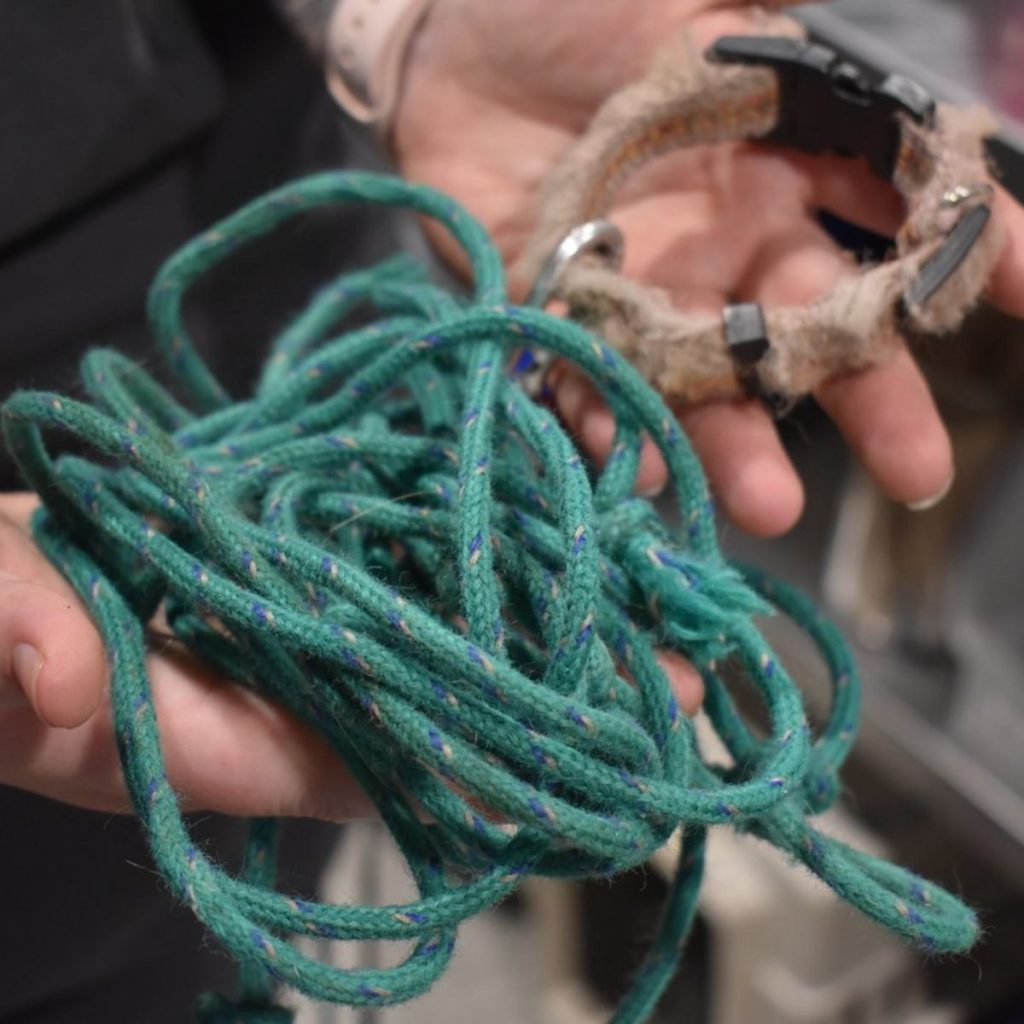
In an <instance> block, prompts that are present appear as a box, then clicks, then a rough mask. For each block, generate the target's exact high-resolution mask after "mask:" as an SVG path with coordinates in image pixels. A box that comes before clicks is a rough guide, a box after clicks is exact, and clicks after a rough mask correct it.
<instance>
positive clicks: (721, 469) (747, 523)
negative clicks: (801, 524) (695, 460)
mask: <svg viewBox="0 0 1024 1024" xmlns="http://www.w3.org/2000/svg"><path fill="white" fill-rule="evenodd" d="M679 420H680V422H681V423H682V424H683V427H684V428H685V430H686V432H687V434H688V435H689V437H690V441H691V443H692V444H693V447H694V448H695V449H696V451H697V454H698V455H699V456H700V459H701V462H702V463H703V465H704V471H705V472H706V473H707V476H708V483H709V484H710V485H711V490H712V491H713V492H714V494H715V496H716V497H717V499H718V502H719V504H720V505H721V507H722V509H723V511H724V512H725V513H726V515H727V516H728V517H729V518H730V519H731V520H732V521H733V522H734V523H735V524H736V525H737V526H739V527H740V528H741V529H744V530H746V531H747V532H748V533H752V534H755V535H757V536H760V537H775V536H778V535H779V534H782V533H785V532H786V531H787V530H789V529H791V528H792V527H793V526H794V525H795V524H796V522H797V520H798V519H799V518H800V515H801V513H802V512H803V506H804V492H803V487H802V485H801V483H800V478H799V477H798V476H797V474H796V471H795V470H794V469H793V465H792V463H791V462H790V461H789V457H788V456H787V455H786V452H785V450H784V449H783V447H782V443H781V441H780V440H779V435H778V433H777V432H776V430H775V424H774V423H773V422H772V420H771V417H770V416H769V415H768V413H767V412H766V411H765V409H764V407H763V406H762V405H761V404H760V403H759V402H756V401H753V400H751V399H737V400H734V401H731V402H712V403H708V404H707V405H701V406H695V407H694V408H691V409H684V410H682V411H681V412H680V413H679Z"/></svg>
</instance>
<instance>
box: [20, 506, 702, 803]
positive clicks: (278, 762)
mask: <svg viewBox="0 0 1024 1024" xmlns="http://www.w3.org/2000/svg"><path fill="white" fill-rule="evenodd" d="M36 504H37V499H36V497H35V495H32V494H6V495H0V785H9V786H15V787H17V788H19V789H27V790H30V791H32V792H34V793H39V794H41V795H43V796H47V797H51V798H52V799H54V800H60V801H62V802H64V803H71V804H75V805H77V806H79V807H86V808H90V809H93V810H101V811H108V812H123V811H128V810H130V804H129V799H128V793H127V789H126V788H125V784H124V778H123V776H122V773H121V765H120V761H119V759H118V753H117V746H116V742H115V738H114V726H113V717H112V711H111V707H110V700H109V694H108V689H107V680H108V674H107V663H106V656H105V653H104V650H103V645H102V643H101V641H100V637H99V634H98V633H97V631H96V629H95V627H94V626H93V624H92V621H91V620H90V618H89V616H88V613H87V612H86V610H85V608H84V607H83V605H82V603H81V602H80V601H79V599H78V596H77V595H76V594H75V592H74V590H73V589H72V587H71V585H70V584H69V583H68V582H67V581H66V580H65V579H64V578H63V577H62V576H61V575H60V573H59V572H58V571H57V570H56V569H55V568H54V567H53V566H52V565H51V564H50V562H49V561H47V559H46V558H45V556H44V555H43V554H42V553H41V552H40V551H39V549H38V548H37V547H36V546H35V544H34V543H33V542H32V537H31V532H30V530H29V519H30V517H31V515H32V511H33V510H34V508H35V507H36ZM154 646H155V650H154V652H153V653H152V654H151V655H150V657H149V659H148V667H149V676H150V682H151V685H152V688H153V703H154V706H155V709H156V715H157V719H158V722H159V726H160V735H161V742H162V746H163V752H164V757H165V759H166V763H167V776H168V779H169V781H170V783H171V786H172V787H173V789H174V790H175V792H176V793H178V795H179V797H180V798H181V800H182V802H183V806H184V808H185V809H186V810H192V811H194V810H214V811H221V812H224V813H227V814H234V815H242V816H265V815H269V816H285V817H288V816H296V817H313V818H324V819H327V820H333V821H343V820H347V819H351V818H359V817H366V816H368V815H370V814H371V813H372V808H371V805H370V802H369V800H368V799H367V797H366V796H365V795H364V794H363V792H362V790H361V789H360V788H359V787H358V786H357V785H356V783H355V782H354V780H353V779H352V777H351V775H350V774H349V772H348V771H347V770H346V768H345V766H344V764H343V763H342V762H341V761H340V760H339V758H338V757H337V756H336V755H335V754H334V753H333V752H332V751H331V749H330V747H329V746H328V745H327V743H326V742H325V741H324V740H323V739H322V738H321V737H320V736H318V735H317V734H316V733H315V732H313V731H312V730H311V729H309V728H308V727H307V726H306V725H304V724H302V723H301V722H299V721H297V720H296V719H295V718H293V717H292V716H291V715H289V714H288V713H287V712H285V711H284V710H282V709H281V708H279V707H277V706H276V705H275V704H273V703H272V702H271V701H268V700H266V699H264V698H263V697H260V696H258V695H257V694H255V693H253V692H252V691H251V690H248V689H246V688H245V687H243V686H240V685H238V684H236V683H233V682H231V681H230V680H227V679H222V678H218V677H217V676H216V675H215V674H214V673H213V672H212V671H211V670H210V669H209V668H207V667H206V666H204V665H203V664H202V663H200V662H199V661H197V660H196V659H195V658H193V657H191V656H190V655H189V654H188V653H187V651H185V650H184V649H183V648H181V647H180V646H179V645H177V644H176V643H175V642H174V641H171V640H161V639H159V638H158V639H157V641H156V643H155V645H154ZM661 658H662V664H663V666H664V667H665V669H666V671H667V673H668V676H669V679H670V680H671V681H672V684H673V686H674V689H675V691H676V696H677V699H678V700H679V703H680V705H681V707H682V708H683V709H684V711H686V712H688V713H690V714H693V713H695V712H696V710H697V708H698V707H699V706H700V702H701V699H702V696H703V686H702V684H701V680H700V677H699V676H698V675H697V674H696V673H695V672H694V670H693V669H692V668H691V667H690V666H689V665H687V664H686V663H685V662H684V661H683V660H682V659H681V658H680V657H679V656H678V655H675V654H672V653H671V652H665V653H664V654H663V655H662V656H661Z"/></svg>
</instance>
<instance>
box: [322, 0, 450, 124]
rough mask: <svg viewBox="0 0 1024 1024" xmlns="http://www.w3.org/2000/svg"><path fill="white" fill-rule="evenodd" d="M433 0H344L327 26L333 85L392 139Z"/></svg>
mask: <svg viewBox="0 0 1024 1024" xmlns="http://www.w3.org/2000/svg"><path fill="white" fill-rule="evenodd" d="M431 3H432V0H339V3H337V4H336V6H335V8H334V12H333V14H332V16H331V19H330V22H329V23H328V26H327V37H326V47H325V74H326V79H327V86H328V89H329V90H330V92H331V94H332V95H333V96H334V98H335V99H336V100H337V101H338V103H339V105H340V106H341V107H342V109H343V110H344V111H345V112H346V113H347V114H348V116H349V117H350V118H352V119H353V120H354V121H356V122H358V123H360V124H364V125H367V126H370V127H372V128H373V130H374V132H375V134H376V135H377V137H378V139H379V140H381V141H383V142H385V143H386V142H388V141H389V139H390V136H391V133H392V130H393V127H394V120H395V115H396V112H397V109H398V104H399V100H400V98H401V91H402V80H403V77H404V75H403V72H404V69H405V63H406V58H407V55H408V51H409V48H410V45H411V43H412V40H413V37H414V36H415V34H416V32H417V29H418V28H419V26H420V24H421V23H422V21H423V19H424V18H425V17H426V15H427V12H428V10H429V8H430V6H431Z"/></svg>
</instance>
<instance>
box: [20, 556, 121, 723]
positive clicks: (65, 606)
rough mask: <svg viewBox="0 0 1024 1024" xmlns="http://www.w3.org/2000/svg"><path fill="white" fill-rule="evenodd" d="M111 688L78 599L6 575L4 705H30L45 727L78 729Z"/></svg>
mask: <svg viewBox="0 0 1024 1024" xmlns="http://www.w3.org/2000/svg"><path fill="white" fill-rule="evenodd" d="M106 684H107V665H106V657H105V654H104V650H103V645H102V643H101V641H100V637H99V634H98V633H97V632H96V628H95V626H93V624H92V622H91V620H90V619H89V616H88V615H87V614H86V612H85V610H84V609H83V608H82V606H81V604H80V603H79V602H78V599H77V598H76V597H75V596H74V595H73V594H71V593H70V592H69V593H60V592H58V591H56V590H52V589H50V588H49V587H47V586H44V585H43V584H41V583H35V582H29V581H27V580H24V579H21V578H20V577H17V576H14V575H12V574H11V573H8V572H4V571H0V702H2V703H4V704H18V703H21V702H24V701H27V702H28V703H29V704H31V706H32V708H33V710H34V711H35V713H36V715H37V716H38V717H39V719H40V720H41V721H42V722H43V723H44V724H45V725H49V726H56V727H58V728H64V729H73V728H75V727H76V726H79V725H82V724H83V723H85V722H87V721H88V720H89V719H90V718H91V717H92V715H93V713H94V712H95V711H96V709H97V708H98V707H99V704H100V700H101V699H102V697H103V692H104V689H105V687H106Z"/></svg>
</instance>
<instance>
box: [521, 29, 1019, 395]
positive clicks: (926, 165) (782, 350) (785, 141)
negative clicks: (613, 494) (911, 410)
mask: <svg viewBox="0 0 1024 1024" xmlns="http://www.w3.org/2000/svg"><path fill="white" fill-rule="evenodd" d="M766 25H767V27H768V29H769V31H770V32H772V33H773V34H771V35H766V36H756V37H742V36H731V37H726V38H724V39H720V40H719V41H718V42H717V43H715V44H714V46H712V47H711V49H710V50H709V51H708V52H707V53H706V54H704V55H700V54H699V53H697V52H696V51H695V50H694V49H693V46H692V43H691V42H690V41H689V39H688V38H684V39H683V40H682V43H681V44H680V42H679V41H676V42H675V43H673V44H671V45H670V46H668V47H666V49H665V50H663V51H662V52H661V53H659V54H658V55H657V57H656V59H655V62H654V65H653V67H652V69H651V71H650V73H649V74H648V76H647V77H646V78H644V79H642V80H641V81H639V82H637V83H635V84H633V85H631V86H628V87H627V88H626V89H624V90H623V91H621V92H620V93H618V94H616V95H615V96H613V97H611V99H609V100H608V101H607V102H606V103H605V105H604V106H603V107H602V108H601V109H600V110H599V111H598V113H597V115H596V116H595V118H594V120H593V121H592V122H591V125H590V127H589V128H588V130H587V131H586V132H585V134H584V135H583V137H582V138H581V139H580V140H579V141H578V142H577V143H576V144H575V145H574V147H573V148H572V149H571V150H570V152H569V154H568V155H567V157H566V159H565V161H564V162H563V163H562V164H561V165H560V167H559V168H558V169H556V171H555V173H554V175H553V176H552V178H551V179H550V180H549V182H548V183H547V186H546V189H545V192H544V194H543V198H542V207H541V216H540V218H539V223H538V228H537V231H536V233H535V235H534V237H533V239H532V241H531V244H530V246H529V247H528V250H527V253H526V257H525V262H526V264H527V271H528V273H530V274H531V276H532V277H535V276H537V275H538V274H539V273H541V271H542V269H548V268H549V267H550V254H551V253H555V252H557V251H558V247H559V244H560V242H561V241H562V240H563V239H564V238H565V237H566V236H568V235H569V234H570V233H571V232H572V231H573V230H574V229H578V228H579V226H580V225H583V224H587V223H588V222H591V221H594V220H596V219H599V218H602V217H604V216H605V215H606V214H607V213H608V211H609V209H610V208H611V206H612V204H613V202H614V200H615V197H616V195H617V192H618V190H619V188H620V187H621V185H622V184H623V183H624V182H625V181H626V179H627V178H628V177H629V176H630V175H631V174H632V173H633V172H634V171H635V170H637V169H638V168H639V167H640V166H641V165H643V164H645V163H646V162H647V161H649V160H651V159H654V158H655V157H657V156H659V155H662V154H664V153H667V152H669V151H672V150H675V149H679V148H684V147H687V146H695V145H702V144H707V143H721V142H732V141H741V140H750V141H758V142H769V143H775V144H778V145H784V146H789V147H794V148H797V149H800V150H802V151H805V152H810V153H825V152H829V153H839V154H842V155H845V156H863V157H865V158H866V159H867V161H868V163H869V165H870V167H871V169H872V170H873V171H874V173H875V174H876V175H878V176H879V177H882V178H884V179H885V180H887V181H890V182H891V183H892V184H893V185H894V186H895V188H896V189H897V190H898V191H899V192H900V194H901V195H902V196H903V198H904V200H905V205H906V212H907V216H906V221H905V222H904V224H903V226H902V228H901V229H900V231H899V233H898V235H897V238H896V243H895V252H894V255H893V257H892V258H891V259H889V260H887V261H886V262H884V263H882V264H879V265H876V266H873V267H870V268H868V269H866V270H864V271H863V272H861V273H856V274H850V275H849V276H847V277H844V278H843V279H842V280H840V281H839V283H838V284H837V285H836V287H835V288H834V289H833V290H832V291H831V292H830V293H828V294H827V295H825V296H823V297H822V298H820V299H818V300H817V301H815V302H813V303H811V304H810V305H808V306H806V307H783V308H778V309H770V310H762V309H760V308H759V307H757V306H756V305H754V304H741V305H738V306H731V307H729V308H727V309H726V310H725V311H724V312H723V314H722V315H721V316H712V315H707V314H700V313H687V312H684V311H681V310H677V309H675V308H674V307H673V306H672V304H671V302H670V301H669V298H668V296H667V294H666V293H664V292H663V291H661V290H659V289H655V288H651V287H647V286H645V285H641V284H638V283H637V282H635V281H631V280H629V279H628V278H626V277H624V276H622V275H621V274H620V273H618V271H617V268H615V267H611V266H608V265H606V264H605V263H604V262H602V260H601V259H600V258H597V257H595V256H594V255H589V256H588V255H586V254H585V255H584V256H583V257H581V258H580V259H577V260H575V261H572V262H570V263H568V264H563V265H562V266H560V267H559V272H558V274H557V275H555V278H554V280H553V282H552V285H551V289H550V295H549V296H548V297H551V298H554V297H557V298H560V299H562V300H564V301H565V302H567V303H568V305H569V308H570V312H571V315H572V316H574V317H575V318H576V319H579V320H580V321H581V322H583V323H585V324H586V325H587V326H588V327H590V328H591V329H593V330H595V331H597V332H598V333H600V334H602V335H603V336H604V337H605V338H606V339H607V340H608V341H609V342H610V343H611V344H612V345H614V346H615V347H616V348H618V349H619V350H620V351H621V352H622V353H623V354H624V355H625V356H626V357H627V358H629V359H630V360H631V361H632V362H633V363H634V364H635V365H636V366H637V368H638V369H639V370H640V371H641V372H642V373H643V374H644V376H646V377H647V378H648V379H649V380H650V381H651V382H652V383H653V384H654V385H655V386H656V387H658V388H659V389H660V390H661V392H662V393H663V394H664V395H665V396H666V398H669V399H674V400H681V401H687V402H695V401H703V400H706V399H712V398H724V397H731V396H735V395H739V394H744V393H746V394H756V395H759V396H761V397H769V398H771V404H773V405H774V406H775V407H776V409H777V410H781V409H783V408H785V407H786V406H787V405H788V404H790V403H791V402H792V401H793V400H794V399H796V398H798V397H800V396H802V395H804V394H807V393H808V392H810V391H812V390H813V389H814V388H815V387H816V386H817V385H818V384H819V383H821V381H822V380H824V379H825V378H827V377H830V376H833V375H835V374H838V373H843V372H846V371H850V370H855V369H859V368H862V367H865V366H868V365H871V364H875V363H879V362H882V361H884V360H885V359H886V358H887V357H888V356H889V355H890V354H891V352H892V351H893V349H894V347H895V345H896V343H897V342H896V339H897V338H898V337H899V335H900V334H940V333H945V332H948V331H952V330H955V329H956V328H957V327H958V326H959V325H960V323H961V322H962V320H963V318H964V316H965V315H966V314H967V312H968V311H969V310H970V309H971V308H972V307H973V306H974V305H975V304H976V303H977V301H978V299H979V298H980V296H981V293H982V291H983V289H984V287H985V285H986V284H987V282H988V279H989V277H990V275H991V272H992V269H993V266H994V264H995V261H996V259H997V258H998V255H999V252H1000V250H1001V248H1002V241H1003V233H1002V231H1001V230H999V229H998V227H997V226H996V225H995V224H994V223H992V220H991V210H990V207H989V205H988V202H989V199H990V197H991V194H992V186H991V184H989V179H988V172H987V168H986V163H985V155H984V144H983V140H984V137H985V135H987V134H989V133H990V132H991V131H992V130H993V129H994V127H995V125H994V121H993V119H992V117H991V115H989V114H988V113H987V112H986V111H984V110H983V109H980V108H979V109H973V110H963V109H959V108H955V107H952V106H948V105H946V104H936V103H935V102H934V101H933V100H932V98H931V97H930V96H929V95H928V93H927V92H926V91H925V90H924V89H923V88H922V87H921V86H919V85H917V84H916V83H914V82H911V81H910V80H909V79H906V78H903V77H902V76H898V75H890V76H888V77H884V78H879V77H877V76H873V75H871V73H869V72H868V71H867V70H866V69H864V68H862V67H860V66H858V65H856V64H854V63H852V62H851V61H848V60H846V59H844V58H842V57H840V56H839V55H838V54H837V53H836V52H835V51H833V50H831V49H829V48H828V47H825V46H821V45H819V44H816V43H810V42H807V41H806V40H805V39H804V38H803V37H802V36H797V35H795V33H796V32H797V31H798V27H794V23H793V22H791V21H789V20H788V19H769V20H768V21H766Z"/></svg>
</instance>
